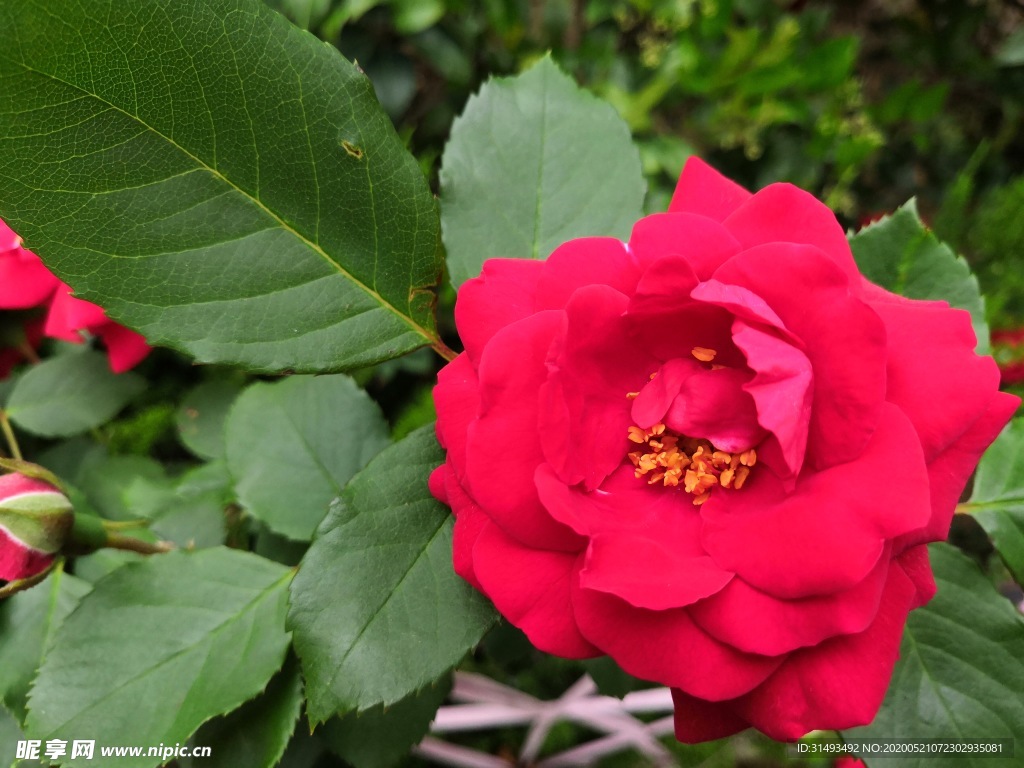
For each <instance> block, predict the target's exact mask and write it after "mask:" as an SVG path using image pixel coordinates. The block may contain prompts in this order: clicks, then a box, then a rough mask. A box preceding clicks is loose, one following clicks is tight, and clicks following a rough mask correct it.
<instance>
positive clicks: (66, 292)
mask: <svg viewBox="0 0 1024 768" xmlns="http://www.w3.org/2000/svg"><path fill="white" fill-rule="evenodd" d="M46 302H49V308H48V312H47V316H46V321H45V326H44V327H43V333H44V334H45V335H46V336H49V337H51V338H55V339H63V340H64V341H69V342H72V343H75V344H81V343H82V342H83V341H85V337H84V336H83V333H88V334H91V335H93V336H97V337H99V338H100V340H101V341H102V342H103V343H104V344H105V345H106V347H107V354H108V356H109V358H110V368H111V370H113V371H114V373H123V372H124V371H127V370H129V369H131V368H134V367H135V366H136V365H138V364H139V363H140V362H141V361H142V360H143V359H144V358H145V357H146V355H148V354H149V350H150V347H149V344H147V343H146V339H145V337H143V336H142V335H141V334H138V333H136V332H135V331H133V330H131V329H129V328H125V327H124V326H123V325H120V324H119V323H115V322H114V321H113V320H110V319H109V318H108V317H107V315H106V313H105V312H104V311H103V309H102V308H101V307H98V306H96V305H95V304H92V303H91V302H88V301H84V300H82V299H77V298H75V297H73V296H72V295H71V288H70V286H68V285H67V284H65V283H62V282H61V281H60V280H58V279H57V278H56V277H55V276H54V275H53V273H52V272H50V270H48V269H47V268H46V266H45V265H44V264H43V262H42V261H40V259H39V257H38V256H36V255H35V254H34V253H32V252H31V251H28V250H26V249H25V248H23V247H22V242H21V238H20V237H18V235H17V234H15V233H14V231H13V230H12V229H11V228H10V227H8V226H7V225H6V224H5V223H4V222H2V221H0V310H3V309H30V308H33V307H38V306H41V305H42V304H44V303H46ZM34 332H35V327H34V326H26V334H28V335H29V336H30V342H31V334H32V333H34ZM31 343H32V344H33V346H34V345H35V344H37V343H38V341H35V342H31ZM21 359H22V355H21V354H20V353H19V352H17V351H16V350H2V351H0V377H2V376H5V375H6V374H7V373H8V372H9V371H10V368H11V367H12V366H14V365H15V364H17V363H18V362H20V361H21Z"/></svg>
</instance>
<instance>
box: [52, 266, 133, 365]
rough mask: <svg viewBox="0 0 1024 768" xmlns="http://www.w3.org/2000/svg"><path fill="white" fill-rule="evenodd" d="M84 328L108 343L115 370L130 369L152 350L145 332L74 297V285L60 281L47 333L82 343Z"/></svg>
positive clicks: (55, 337)
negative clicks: (144, 334) (112, 317)
mask: <svg viewBox="0 0 1024 768" xmlns="http://www.w3.org/2000/svg"><path fill="white" fill-rule="evenodd" d="M83 332H86V333H90V334H92V335H93V336H98V337H99V338H100V340H101V341H102V342H103V343H104V344H105V345H106V347H107V355H108V357H109V358H110V369H111V370H112V371H113V372H114V373H124V372H125V371H128V370H131V369H132V368H134V367H135V366H136V365H138V364H139V363H141V362H142V361H143V360H144V359H145V357H146V355H148V354H149V351H150V346H149V344H147V343H146V338H145V337H144V336H143V335H142V334H140V333H136V332H135V331H133V330H131V329H130V328H125V327H124V326H123V325H120V324H119V323H115V322H114V321H113V320H110V319H109V318H108V317H107V313H106V312H104V311H103V308H102V307H99V306H97V305H95V304H93V303H92V302H90V301H85V300H83V299H77V298H75V297H74V296H72V295H71V287H70V286H69V285H67V284H66V283H60V284H59V286H58V288H57V290H56V293H55V294H54V297H53V302H52V303H51V304H50V312H49V314H48V315H47V316H46V328H45V333H46V335H47V336H50V337H51V338H54V339H63V340H64V341H70V342H72V343H75V344H81V343H82V342H83V341H84V337H83V336H82V333H83Z"/></svg>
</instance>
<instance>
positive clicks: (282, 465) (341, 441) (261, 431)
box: [227, 375, 389, 541]
mask: <svg viewBox="0 0 1024 768" xmlns="http://www.w3.org/2000/svg"><path fill="white" fill-rule="evenodd" d="M388 442H389V438H388V427H387V422H386V421H385V420H384V416H383V415H382V414H381V412H380V408H378V407H377V404H376V403H374V402H373V400H371V399H370V397H369V396H368V395H367V394H366V392H364V391H363V390H361V389H360V388H359V387H357V386H356V384H355V382H353V381H352V379H350V378H349V377H348V376H342V375H336V376H316V377H314V376H291V377H289V378H287V379H284V380H283V381H279V382H276V383H274V384H266V383H262V382H260V383H256V384H253V385H251V386H250V387H249V388H248V389H246V390H245V392H243V393H242V395H241V396H240V397H239V398H238V400H237V402H236V403H235V407H234V408H232V409H231V413H230V414H229V415H228V420H227V458H228V469H229V470H230V472H231V474H232V476H233V477H234V479H235V492H236V494H237V495H238V499H239V501H240V502H241V503H242V506H244V507H245V508H246V509H247V510H248V511H249V512H251V513H252V515H253V516H254V517H256V518H258V519H259V520H262V521H263V522H264V523H266V524H267V525H268V526H269V527H270V528H271V529H272V530H274V531H276V532H277V533H280V534H282V535H284V536H287V537H289V538H291V539H297V540H307V541H308V540H309V539H311V538H312V537H313V532H314V531H315V530H316V526H317V524H318V523H319V522H320V521H321V520H322V519H323V517H324V515H325V514H326V513H327V506H328V504H330V502H331V499H333V498H335V497H336V496H337V495H338V494H339V493H341V489H342V488H343V487H344V486H345V483H347V482H348V481H349V479H350V478H351V477H352V476H353V475H354V474H355V473H356V472H358V471H359V470H360V469H362V468H363V467H364V466H366V462H368V461H369V460H370V459H372V458H373V457H374V456H376V455H377V454H378V453H379V452H380V450H381V449H382V448H383V447H384V446H385V445H387V444H388Z"/></svg>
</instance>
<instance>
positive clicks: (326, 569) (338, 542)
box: [289, 427, 494, 723]
mask: <svg viewBox="0 0 1024 768" xmlns="http://www.w3.org/2000/svg"><path fill="white" fill-rule="evenodd" d="M443 458H444V454H443V452H442V451H441V448H440V447H439V446H438V444H437V440H436V438H435V437H434V433H433V429H432V428H431V427H425V428H422V429H419V430H417V431H416V432H413V433H412V434H411V435H409V437H407V438H405V439H404V440H402V441H401V442H399V443H396V444H395V445H393V446H391V447H390V448H388V449H386V450H384V451H383V452H381V454H380V455H379V456H377V458H375V459H374V460H373V461H372V462H370V464H369V466H367V467H366V469H364V470H363V471H362V472H361V473H359V474H358V475H356V477H355V478H354V479H353V480H352V482H350V483H349V484H348V486H346V488H345V491H344V493H343V494H342V496H341V498H340V499H339V500H338V501H337V502H336V503H334V504H332V505H331V511H330V512H329V513H328V516H327V518H326V519H325V520H324V522H323V524H322V525H321V526H320V528H319V530H318V531H317V538H316V540H315V541H314V542H313V546H312V547H310V549H309V552H308V553H307V554H306V556H305V558H304V559H303V561H302V564H301V566H300V568H299V572H298V574H297V575H296V577H295V582H294V584H293V586H292V597H291V611H290V613H289V626H290V627H291V629H292V631H293V632H294V636H295V649H296V650H297V651H298V654H299V658H300V659H301V660H302V669H303V673H304V676H305V679H306V698H307V705H306V710H307V713H308V715H309V719H310V721H311V722H314V723H316V722H323V721H324V720H326V719H327V718H329V717H331V716H332V715H334V714H335V713H344V712H348V711H351V710H365V709H368V708H370V707H373V706H375V705H377V704H383V705H384V706H389V705H391V704H394V703H395V702H397V701H399V700H400V699H403V698H405V697H406V696H407V695H409V694H410V693H412V692H414V691H417V690H419V689H421V688H422V687H423V686H425V685H427V684H428V683H430V682H432V681H434V680H436V679H437V678H438V677H440V676H441V675H442V674H443V673H444V672H446V671H447V670H448V669H450V668H451V667H452V666H454V665H455V664H456V663H457V662H458V661H459V660H460V659H461V658H462V656H463V655H464V654H465V653H466V651H467V650H469V649H470V648H472V647H473V646H474V645H476V643H477V642H478V641H479V640H480V638H481V637H482V636H483V633H484V632H485V631H486V630H487V628H488V627H489V626H490V625H491V624H492V623H493V621H494V609H493V608H491V606H490V604H489V603H488V602H487V601H486V600H485V599H484V598H483V597H481V595H480V594H479V593H478V592H476V590H474V589H473V588H472V587H470V586H469V585H468V584H467V583H466V582H464V581H463V580H462V579H460V578H459V577H458V576H456V575H455V572H454V571H453V570H452V517H451V513H450V512H449V511H448V510H447V509H446V508H445V507H443V506H441V505H440V504H439V503H437V502H436V501H435V500H434V499H433V497H432V496H431V495H430V492H429V490H428V489H427V476H428V475H429V474H430V471H431V470H432V469H433V468H434V467H436V466H437V465H438V464H440V463H441V461H442V460H443Z"/></svg>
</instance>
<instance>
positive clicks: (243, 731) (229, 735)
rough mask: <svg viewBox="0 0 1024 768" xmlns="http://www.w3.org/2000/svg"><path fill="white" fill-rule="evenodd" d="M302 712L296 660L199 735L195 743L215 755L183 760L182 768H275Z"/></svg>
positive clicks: (291, 659)
mask: <svg viewBox="0 0 1024 768" xmlns="http://www.w3.org/2000/svg"><path fill="white" fill-rule="evenodd" d="M301 709H302V677H301V676H300V675H299V664H298V662H297V661H296V660H295V659H294V657H292V658H289V659H288V660H287V661H286V662H285V665H284V668H283V669H282V670H281V671H280V672H278V673H277V674H276V675H275V676H274V679H273V680H271V681H270V684H269V685H268V686H267V689H266V690H265V691H264V692H263V693H261V694H260V695H259V696H257V697H256V698H255V699H253V700H252V701H248V702H246V703H245V704H243V705H242V706H241V708H239V709H236V710H235V711H234V712H232V713H231V714H229V715H225V716H224V717H218V718H216V719H215V720H211V721H210V722H208V723H207V724H206V725H204V726H203V727H202V728H200V729H199V730H198V731H197V732H196V735H195V737H194V738H193V739H192V743H193V744H194V745H195V746H199V747H210V750H211V755H210V757H201V758H196V759H194V760H182V761H181V764H182V768H221V767H223V768H236V766H245V768H273V767H274V766H275V765H277V763H278V761H279V760H280V759H281V756H282V755H283V754H284V750H285V747H287V746H288V742H289V741H290V740H291V737H292V733H293V732H294V731H295V723H296V722H297V721H298V719H299V711H300V710H301Z"/></svg>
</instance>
